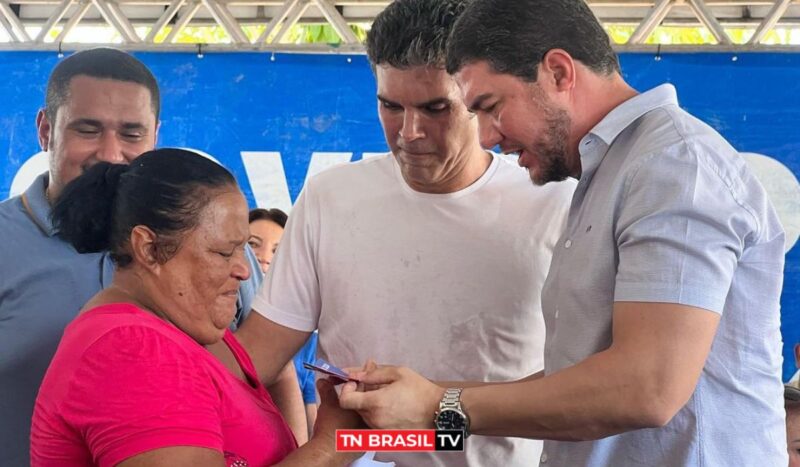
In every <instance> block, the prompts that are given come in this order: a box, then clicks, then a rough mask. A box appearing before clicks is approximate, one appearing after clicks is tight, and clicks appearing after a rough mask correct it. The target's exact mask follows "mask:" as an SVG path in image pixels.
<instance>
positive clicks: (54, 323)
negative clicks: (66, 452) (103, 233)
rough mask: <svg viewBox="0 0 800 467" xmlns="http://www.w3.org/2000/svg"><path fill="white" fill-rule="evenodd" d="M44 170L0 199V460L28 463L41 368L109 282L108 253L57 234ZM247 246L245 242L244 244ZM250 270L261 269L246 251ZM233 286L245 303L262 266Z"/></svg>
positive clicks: (245, 306) (11, 463)
mask: <svg viewBox="0 0 800 467" xmlns="http://www.w3.org/2000/svg"><path fill="white" fill-rule="evenodd" d="M46 186H47V174H43V175H41V176H39V177H38V178H37V179H36V180H35V181H34V183H33V184H32V185H31V186H30V188H28V190H27V191H26V192H25V194H24V196H25V199H26V200H27V206H28V208H30V212H28V209H27V208H26V207H25V205H24V204H23V200H22V197H21V196H18V197H14V198H11V199H9V200H6V201H4V202H2V203H0V465H2V466H3V467H6V466H9V467H11V466H26V465H29V460H28V456H29V449H30V423H31V416H32V415H33V405H34V401H35V400H36V394H37V392H38V390H39V385H40V384H41V382H42V378H43V377H44V373H45V371H46V370H47V367H48V366H49V364H50V360H51V358H52V357H53V354H55V351H56V347H57V346H58V342H59V340H60V339H61V334H62V332H63V331H64V327H65V326H66V325H67V323H69V322H70V321H71V320H72V319H73V318H74V317H75V315H76V314H77V313H78V311H79V310H80V308H81V307H82V306H83V305H84V304H85V303H86V302H87V301H88V300H89V299H90V298H91V297H92V296H94V295H95V294H96V293H97V292H99V291H100V290H101V289H102V288H103V287H106V286H108V285H110V284H111V278H112V276H113V272H114V266H113V264H112V262H111V260H110V258H109V257H108V255H105V254H101V253H88V254H79V253H78V252H77V251H75V249H74V248H73V247H72V246H71V245H70V244H68V243H66V242H64V241H63V240H61V239H60V238H59V237H58V236H57V235H56V232H55V230H54V228H53V224H52V223H51V221H50V205H49V203H48V202H47V199H46V198H45V188H46ZM249 251H250V250H248V252H249ZM248 258H249V260H250V269H251V271H260V269H258V264H257V262H256V261H255V257H254V256H253V255H252V252H250V253H249V256H248ZM250 276H251V279H250V280H248V281H246V282H242V285H241V286H240V293H239V296H240V302H239V306H240V310H241V309H245V310H249V309H250V303H251V301H252V297H253V296H254V295H255V291H256V290H257V288H258V287H259V286H260V284H261V274H251V275H250Z"/></svg>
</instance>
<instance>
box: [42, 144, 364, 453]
mask: <svg viewBox="0 0 800 467" xmlns="http://www.w3.org/2000/svg"><path fill="white" fill-rule="evenodd" d="M247 213H248V211H247V203H246V201H245V199H244V197H243V196H242V194H241V192H240V191H239V188H238V187H237V185H236V182H235V180H234V178H233V176H232V175H231V174H230V173H229V172H228V171H227V170H225V169H224V168H223V167H221V166H220V165H218V164H216V163H214V162H212V161H210V160H208V159H206V158H204V157H202V156H199V155H197V154H194V153H191V152H188V151H183V150H178V149H159V150H155V151H151V152H148V153H145V154H144V155H142V156H140V157H139V158H137V159H136V160H135V161H133V162H132V163H131V164H130V165H129V166H125V165H112V164H108V163H98V164H96V165H94V166H92V167H91V168H89V169H88V170H87V171H86V173H85V174H84V175H82V176H81V177H79V178H78V179H76V180H75V181H73V182H72V183H71V184H69V185H68V186H67V187H66V189H65V190H64V193H63V194H62V196H61V197H60V198H59V201H58V203H57V204H56V206H55V207H54V211H53V219H54V222H55V224H56V226H57V228H58V229H59V235H61V236H62V238H64V239H65V240H67V241H69V242H70V243H72V245H73V246H75V248H76V249H77V250H78V251H79V252H82V253H85V252H96V251H105V250H108V251H109V254H110V255H111V258H112V259H113V261H114V263H115V264H116V269H115V273H114V279H113V283H112V285H111V286H110V287H109V288H107V289H105V290H103V291H101V292H100V293H98V294H97V295H96V296H94V297H93V298H92V299H91V300H90V301H89V303H87V304H86V306H85V307H84V312H83V313H82V314H81V315H79V317H78V318H76V319H75V321H73V322H72V323H71V324H70V325H69V326H68V327H67V328H66V330H65V332H64V336H63V338H62V340H61V343H60V345H59V347H58V351H57V352H56V355H55V357H54V359H53V361H52V363H51V364H50V368H49V369H48V371H47V374H46V376H45V378H44V381H43V383H42V386H41V389H40V390H39V395H38V398H37V400H36V408H35V411H34V415H33V424H32V429H31V463H32V465H33V466H56V465H57V466H95V465H96V466H115V465H119V466H122V467H131V466H145V465H146V466H225V465H227V466H237V467H243V466H263V465H281V466H283V465H302V466H313V465H340V464H345V463H347V462H349V461H350V460H352V457H345V456H344V455H342V454H337V453H335V452H334V447H335V443H334V433H335V429H336V428H354V427H358V426H359V424H360V420H359V418H358V416H357V415H355V414H353V413H351V412H347V411H344V410H341V409H340V408H338V401H337V400H336V393H335V392H334V391H333V388H332V386H331V385H330V384H329V383H327V382H321V383H320V393H321V396H322V407H321V408H320V413H319V418H318V422H317V425H316V430H315V433H314V436H313V437H312V439H311V440H310V441H309V442H308V443H307V444H306V445H304V446H303V447H302V448H300V449H297V448H296V443H295V440H294V438H293V436H292V434H291V432H290V430H289V428H288V427H287V425H286V423H285V422H284V420H283V418H282V417H281V415H280V413H279V412H278V410H277V408H276V407H275V405H274V404H273V403H272V400H271V398H270V396H269V394H268V393H267V391H266V390H265V389H264V387H263V386H262V385H261V383H260V382H259V378H258V376H257V375H256V373H255V370H254V368H253V364H252V362H251V361H250V357H249V356H248V355H247V353H246V352H245V350H244V349H243V348H242V346H241V345H240V344H239V343H238V342H237V340H236V338H235V337H234V336H233V334H231V332H230V331H229V330H228V325H229V324H230V323H231V320H232V319H233V317H234V313H235V311H236V299H237V292H238V289H239V281H241V280H244V279H246V278H247V277H248V276H249V274H250V271H249V269H248V266H247V262H246V259H245V255H244V245H245V243H246V242H247V239H248V236H249V230H248V218H247ZM220 340H222V341H223V342H224V343H225V348H226V349H227V352H229V353H230V354H229V355H228V357H230V360H232V361H236V362H237V363H238V368H234V369H229V368H227V367H225V366H224V365H223V364H222V363H221V362H220V360H218V359H217V358H215V357H214V356H213V355H212V354H211V353H210V352H209V351H208V350H207V349H206V347H205V346H207V345H210V344H214V343H217V342H219V341H220Z"/></svg>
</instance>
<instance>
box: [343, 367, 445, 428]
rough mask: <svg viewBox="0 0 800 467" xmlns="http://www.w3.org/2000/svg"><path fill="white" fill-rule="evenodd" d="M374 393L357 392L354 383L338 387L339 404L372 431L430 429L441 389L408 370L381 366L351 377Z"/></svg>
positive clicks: (442, 389)
mask: <svg viewBox="0 0 800 467" xmlns="http://www.w3.org/2000/svg"><path fill="white" fill-rule="evenodd" d="M354 376H356V377H358V379H359V380H360V381H361V383H362V384H364V385H366V386H367V387H368V388H369V387H373V386H377V387H379V389H376V390H374V391H367V392H361V391H359V388H358V385H356V383H352V382H350V383H347V384H345V385H344V387H343V388H342V393H341V395H340V396H339V404H340V405H341V406H342V407H343V408H346V409H352V410H356V411H358V413H359V414H361V416H362V417H363V418H364V421H366V422H367V424H368V425H369V426H370V427H372V428H383V429H413V428H431V427H432V426H433V417H434V414H435V413H436V411H437V410H438V409H439V401H441V400H442V396H443V395H444V388H442V387H439V386H437V385H435V384H434V383H432V382H430V381H428V380H427V379H425V378H423V377H422V376H420V375H419V374H418V373H416V372H414V371H413V370H411V369H408V368H402V367H394V366H384V367H379V368H377V369H375V370H373V371H369V372H366V373H358V374H356V375H354Z"/></svg>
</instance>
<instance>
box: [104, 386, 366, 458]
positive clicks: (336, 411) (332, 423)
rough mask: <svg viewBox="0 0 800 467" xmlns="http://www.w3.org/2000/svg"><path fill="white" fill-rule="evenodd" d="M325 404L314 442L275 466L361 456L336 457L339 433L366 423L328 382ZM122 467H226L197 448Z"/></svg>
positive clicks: (157, 452)
mask: <svg viewBox="0 0 800 467" xmlns="http://www.w3.org/2000/svg"><path fill="white" fill-rule="evenodd" d="M318 387H319V393H320V396H321V397H322V403H321V406H320V410H319V418H318V422H317V425H316V426H315V430H314V436H313V437H312V438H311V440H310V441H309V442H308V443H306V444H305V445H303V446H302V447H300V448H298V449H296V450H295V451H293V452H292V453H291V454H289V455H288V456H286V458H284V459H283V460H282V461H281V462H279V463H278V464H275V465H276V466H280V467H328V466H339V465H342V466H344V465H349V464H350V463H351V462H353V461H354V460H356V459H357V458H358V456H360V455H361V453H349V452H348V453H337V452H336V430H337V429H348V428H361V427H363V422H362V421H361V418H360V417H359V416H358V414H356V413H355V412H352V411H348V410H342V409H341V408H339V406H338V404H337V396H336V391H335V390H334V389H333V385H332V384H330V383H329V382H328V381H325V380H322V381H320V382H319V385H318ZM117 465H118V466H119V467H194V466H197V465H202V466H208V467H224V466H225V465H226V462H225V459H224V457H223V455H222V452H220V451H217V450H214V449H207V448H198V447H188V446H174V447H167V448H160V449H154V450H152V451H147V452H144V453H142V454H138V455H136V456H133V457H131V458H129V459H126V460H125V461H123V462H120V463H119V464H117Z"/></svg>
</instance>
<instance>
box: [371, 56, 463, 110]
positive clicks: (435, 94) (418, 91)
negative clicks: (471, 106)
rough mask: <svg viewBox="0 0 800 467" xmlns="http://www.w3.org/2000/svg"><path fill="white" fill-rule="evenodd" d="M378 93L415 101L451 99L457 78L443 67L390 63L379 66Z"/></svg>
mask: <svg viewBox="0 0 800 467" xmlns="http://www.w3.org/2000/svg"><path fill="white" fill-rule="evenodd" d="M376 80H377V84H378V94H379V95H380V96H381V97H384V98H387V99H392V96H395V97H396V98H398V99H399V98H401V97H402V98H404V99H406V100H411V101H415V102H427V101H432V100H437V99H449V98H450V97H451V96H452V93H453V91H457V87H456V83H455V80H454V79H453V77H452V76H450V75H448V74H447V72H446V71H445V70H444V69H443V68H438V67H434V66H424V65H420V66H413V67H407V68H396V67H393V66H390V65H379V66H378V67H377V73H376Z"/></svg>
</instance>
